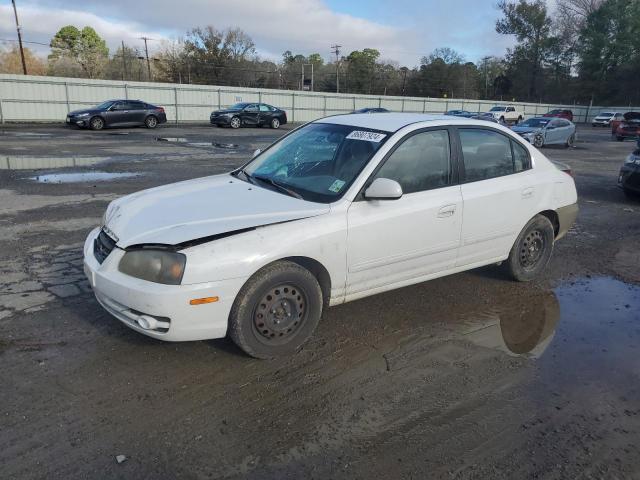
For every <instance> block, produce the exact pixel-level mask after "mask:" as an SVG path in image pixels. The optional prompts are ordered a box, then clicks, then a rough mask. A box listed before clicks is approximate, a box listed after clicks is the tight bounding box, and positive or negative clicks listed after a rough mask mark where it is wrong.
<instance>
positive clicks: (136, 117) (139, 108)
mask: <svg viewBox="0 0 640 480" xmlns="http://www.w3.org/2000/svg"><path fill="white" fill-rule="evenodd" d="M147 108H148V107H147V104H146V103H143V102H138V101H130V102H129V116H128V118H129V122H131V123H132V124H135V125H143V124H144V120H145V118H147Z"/></svg>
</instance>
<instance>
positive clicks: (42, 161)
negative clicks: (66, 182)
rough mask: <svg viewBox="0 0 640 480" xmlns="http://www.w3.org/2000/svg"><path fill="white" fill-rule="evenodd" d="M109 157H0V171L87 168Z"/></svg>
mask: <svg viewBox="0 0 640 480" xmlns="http://www.w3.org/2000/svg"><path fill="white" fill-rule="evenodd" d="M110 159H111V157H33V156H22V155H14V156H0V170H38V169H43V168H64V167H89V166H93V165H96V164H98V163H100V162H106V161H108V160H110Z"/></svg>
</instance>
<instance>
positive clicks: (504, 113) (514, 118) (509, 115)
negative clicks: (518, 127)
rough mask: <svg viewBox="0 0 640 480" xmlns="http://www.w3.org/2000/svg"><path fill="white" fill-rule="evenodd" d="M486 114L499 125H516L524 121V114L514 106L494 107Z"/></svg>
mask: <svg viewBox="0 0 640 480" xmlns="http://www.w3.org/2000/svg"><path fill="white" fill-rule="evenodd" d="M488 113H489V114H490V115H492V116H493V118H495V119H496V120H498V122H500V123H515V124H518V123H520V122H521V121H522V120H523V119H524V112H523V111H521V110H519V109H518V108H517V107H515V106H514V105H503V106H496V107H493V108H492V109H491V110H489V112H488Z"/></svg>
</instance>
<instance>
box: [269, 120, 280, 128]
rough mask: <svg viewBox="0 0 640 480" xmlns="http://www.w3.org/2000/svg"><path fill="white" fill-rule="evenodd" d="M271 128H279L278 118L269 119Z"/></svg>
mask: <svg viewBox="0 0 640 480" xmlns="http://www.w3.org/2000/svg"><path fill="white" fill-rule="evenodd" d="M271 128H274V129H275V128H280V120H278V119H277V118H274V119H272V120H271Z"/></svg>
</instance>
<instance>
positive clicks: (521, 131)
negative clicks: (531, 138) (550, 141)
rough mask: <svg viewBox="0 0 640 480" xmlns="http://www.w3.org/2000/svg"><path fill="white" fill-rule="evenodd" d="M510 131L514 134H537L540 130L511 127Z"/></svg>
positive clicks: (536, 128) (537, 128)
mask: <svg viewBox="0 0 640 480" xmlns="http://www.w3.org/2000/svg"><path fill="white" fill-rule="evenodd" d="M511 130H513V131H514V132H516V133H531V132H539V131H540V130H542V129H541V128H540V127H518V126H515V127H511Z"/></svg>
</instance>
